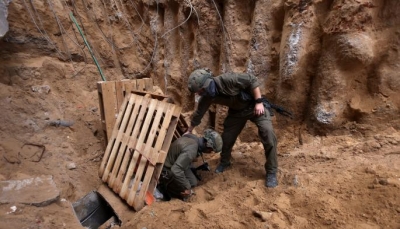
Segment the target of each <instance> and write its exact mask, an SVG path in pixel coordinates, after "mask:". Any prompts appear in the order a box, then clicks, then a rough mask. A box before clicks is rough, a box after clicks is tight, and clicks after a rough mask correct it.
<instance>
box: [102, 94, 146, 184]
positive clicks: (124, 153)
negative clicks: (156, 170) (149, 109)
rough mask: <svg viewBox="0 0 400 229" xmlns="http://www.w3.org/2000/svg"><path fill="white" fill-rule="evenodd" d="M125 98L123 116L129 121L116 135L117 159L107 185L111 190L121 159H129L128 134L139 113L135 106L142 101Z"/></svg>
mask: <svg viewBox="0 0 400 229" xmlns="http://www.w3.org/2000/svg"><path fill="white" fill-rule="evenodd" d="M126 98H129V103H128V108H127V109H126V111H125V112H126V114H125V116H127V117H128V119H129V121H128V124H127V125H126V126H122V125H121V128H120V130H119V133H118V137H119V140H120V142H121V146H120V148H119V151H118V156H117V159H116V160H115V163H114V167H113V170H112V175H111V176H110V178H109V179H108V184H109V186H110V187H111V188H114V182H115V180H116V178H117V176H118V172H119V171H120V170H121V162H122V159H123V158H125V157H129V155H128V154H130V152H129V149H128V143H129V139H130V133H131V132H132V128H133V126H134V123H135V121H136V119H137V117H138V112H139V106H138V105H137V104H140V103H141V102H142V100H143V97H142V96H127V97H126ZM122 127H124V128H122ZM125 127H126V128H125Z"/></svg>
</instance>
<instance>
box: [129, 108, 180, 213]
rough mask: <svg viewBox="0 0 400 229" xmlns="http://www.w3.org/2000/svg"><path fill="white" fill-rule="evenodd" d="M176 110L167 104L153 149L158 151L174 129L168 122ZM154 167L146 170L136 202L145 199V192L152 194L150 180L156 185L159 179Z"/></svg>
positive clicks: (139, 204)
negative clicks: (169, 131)
mask: <svg viewBox="0 0 400 229" xmlns="http://www.w3.org/2000/svg"><path fill="white" fill-rule="evenodd" d="M176 110H180V109H179V108H178V107H176V106H172V104H168V105H167V106H166V112H165V118H164V122H163V124H162V127H161V128H160V132H159V134H158V138H157V141H156V144H155V147H154V148H155V149H160V148H161V147H162V146H163V144H165V140H167V141H168V136H167V137H166V135H167V134H168V130H170V129H175V128H174V126H173V125H174V123H172V124H171V122H170V120H171V119H173V115H174V114H175V112H176ZM171 125H172V126H171ZM175 125H176V124H175ZM169 143H170V142H169ZM168 147H169V144H168ZM163 152H167V151H163ZM153 153H156V154H158V156H160V155H161V154H160V152H159V151H158V152H157V150H153ZM161 156H162V157H164V158H163V159H164V160H165V157H166V155H161ZM161 165H162V164H161ZM156 167H157V165H152V166H149V167H148V168H147V173H146V176H145V178H144V180H143V182H142V189H141V190H140V192H139V195H138V196H137V199H138V200H141V199H143V198H144V197H145V195H146V191H149V192H150V193H153V192H154V188H155V186H154V185H150V182H151V179H152V178H155V179H154V182H153V183H157V182H156V181H157V179H158V177H159V174H158V176H156V177H154V170H155V169H156ZM156 172H158V171H156ZM133 197H134V196H133ZM131 198H132V196H131ZM128 203H129V199H128ZM142 207H143V202H141V201H135V208H142Z"/></svg>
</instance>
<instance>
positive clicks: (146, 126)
mask: <svg viewBox="0 0 400 229" xmlns="http://www.w3.org/2000/svg"><path fill="white" fill-rule="evenodd" d="M156 105H157V101H156V100H152V101H150V105H149V108H148V111H147V114H146V119H145V121H144V123H143V125H142V129H141V132H140V134H139V139H138V141H137V142H138V143H137V145H136V148H137V149H139V150H140V151H142V150H143V149H142V145H143V141H144V139H145V137H146V134H147V131H148V129H149V126H150V122H151V120H152V117H153V113H154V110H155V108H156ZM135 156H136V153H135ZM133 159H135V160H132V161H131V163H130V164H129V168H128V172H127V173H126V177H125V180H124V182H123V185H122V189H121V193H120V196H121V197H122V198H124V199H127V198H128V194H129V193H128V187H129V183H130V182H131V177H133V172H134V168H135V166H136V161H137V160H138V159H139V155H138V156H137V157H134V158H133ZM136 175H137V176H141V174H136ZM138 186H139V182H135V183H134V184H133V187H132V189H133V190H136V189H137V188H138Z"/></svg>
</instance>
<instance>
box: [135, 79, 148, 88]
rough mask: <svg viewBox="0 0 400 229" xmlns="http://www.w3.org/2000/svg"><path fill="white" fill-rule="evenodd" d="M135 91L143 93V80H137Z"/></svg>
mask: <svg viewBox="0 0 400 229" xmlns="http://www.w3.org/2000/svg"><path fill="white" fill-rule="evenodd" d="M136 86H137V88H136V89H137V90H138V91H145V90H146V85H145V81H144V79H140V80H137V85H136Z"/></svg>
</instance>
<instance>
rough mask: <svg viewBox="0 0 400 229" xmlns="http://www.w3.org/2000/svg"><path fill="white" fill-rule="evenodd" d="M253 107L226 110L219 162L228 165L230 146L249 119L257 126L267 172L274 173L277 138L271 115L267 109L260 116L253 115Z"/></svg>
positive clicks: (276, 164) (276, 161) (276, 165)
mask: <svg viewBox="0 0 400 229" xmlns="http://www.w3.org/2000/svg"><path fill="white" fill-rule="evenodd" d="M253 110H254V109H247V110H243V111H240V112H231V111H230V112H228V116H227V117H226V118H225V121H224V131H223V133H222V136H221V137H222V141H223V143H224V144H223V147H222V152H221V164H222V165H229V164H230V159H231V154H232V148H233V145H234V144H235V141H236V139H237V137H238V136H239V134H240V132H241V131H242V130H243V128H244V127H245V125H246V122H247V121H248V120H250V121H251V122H253V123H254V124H255V125H256V126H257V128H258V136H259V138H260V140H261V143H262V144H263V146H264V151H265V158H266V163H265V165H264V168H265V171H266V172H267V173H276V172H277V169H278V158H277V140H276V136H275V133H274V129H273V126H272V122H271V115H270V113H269V111H268V109H265V112H264V114H263V115H261V116H255V115H254V111H253Z"/></svg>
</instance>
